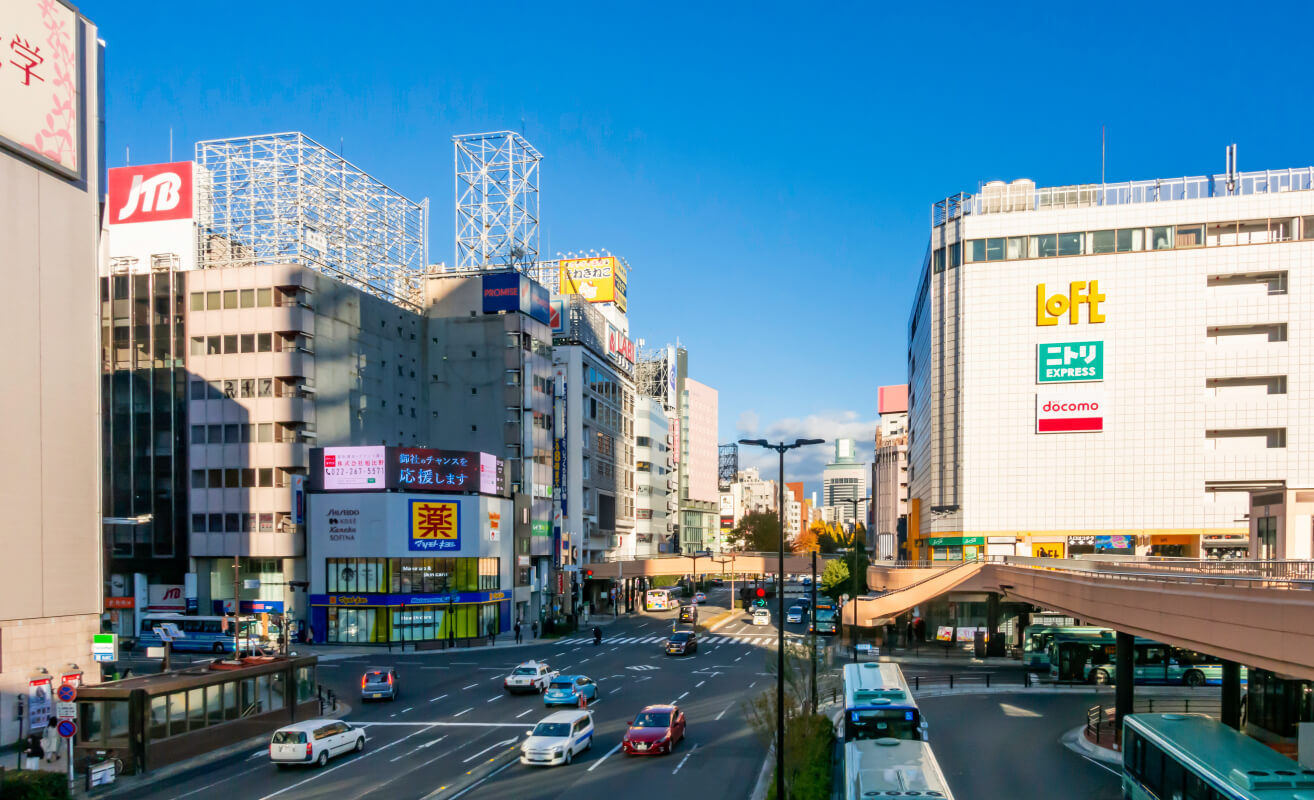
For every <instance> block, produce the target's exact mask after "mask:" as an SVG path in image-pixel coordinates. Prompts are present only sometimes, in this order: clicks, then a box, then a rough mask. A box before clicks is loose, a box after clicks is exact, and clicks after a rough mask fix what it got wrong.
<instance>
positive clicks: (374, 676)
mask: <svg viewBox="0 0 1314 800" xmlns="http://www.w3.org/2000/svg"><path fill="white" fill-rule="evenodd" d="M398 682H399V681H398V678H397V670H395V669H393V668H392V667H370V668H369V669H367V670H365V674H364V675H361V676H360V699H362V700H396V699H397V690H398V686H397V684H398Z"/></svg>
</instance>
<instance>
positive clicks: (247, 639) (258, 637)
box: [137, 613, 279, 654]
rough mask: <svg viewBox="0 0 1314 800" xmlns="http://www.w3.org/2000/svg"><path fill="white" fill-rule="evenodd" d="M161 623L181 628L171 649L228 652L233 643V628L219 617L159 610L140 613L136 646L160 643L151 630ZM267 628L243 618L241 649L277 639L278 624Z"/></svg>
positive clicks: (266, 645)
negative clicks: (155, 612)
mask: <svg viewBox="0 0 1314 800" xmlns="http://www.w3.org/2000/svg"><path fill="white" fill-rule="evenodd" d="M162 622H172V623H173V624H174V625H177V626H178V629H179V630H180V631H182V633H183V638H181V639H174V640H173V642H172V647H173V651H174V652H175V653H180V652H186V651H190V652H199V653H215V654H220V653H231V652H233V648H234V647H235V646H236V644H237V642H236V639H237V631H234V630H233V627H232V625H231V621H230V624H229V625H228V626H227V628H225V626H224V618H223V617H198V616H186V615H183V614H172V613H160V614H144V615H142V617H141V621H140V623H139V626H138V632H137V647H140V648H146V647H160V646H161V645H163V644H164V642H163V641H162V640H161V639H160V637H159V634H157V633H156V632H155V629H156V628H158V627H159V626H160V623H162ZM269 627H270V630H269V631H263V632H262V631H261V626H260V621H259V620H258V619H243V620H242V622H241V628H240V631H241V639H242V650H243V652H251V651H252V650H253V649H254V648H257V647H260V648H268V647H271V646H272V645H273V644H274V643H275V642H277V641H278V634H279V631H278V626H277V625H276V624H274V623H273V622H270V624H269Z"/></svg>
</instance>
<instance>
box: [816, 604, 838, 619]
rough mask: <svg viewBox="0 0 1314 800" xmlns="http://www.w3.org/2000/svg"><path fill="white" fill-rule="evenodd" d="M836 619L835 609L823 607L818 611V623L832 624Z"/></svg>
mask: <svg viewBox="0 0 1314 800" xmlns="http://www.w3.org/2000/svg"><path fill="white" fill-rule="evenodd" d="M833 619H835V609H833V608H828V607H826V606H821V607H820V608H818V609H817V622H830V621H831V620H833Z"/></svg>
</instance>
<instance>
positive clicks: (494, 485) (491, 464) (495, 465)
mask: <svg viewBox="0 0 1314 800" xmlns="http://www.w3.org/2000/svg"><path fill="white" fill-rule="evenodd" d="M505 470H506V467H505V463H504V462H503V461H502V459H500V458H498V457H497V456H495V455H493V454H491V453H480V454H479V491H480V492H482V493H483V494H502V493H503V491H504V490H505V489H506V472H505Z"/></svg>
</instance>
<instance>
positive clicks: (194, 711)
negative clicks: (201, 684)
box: [187, 688, 205, 731]
mask: <svg viewBox="0 0 1314 800" xmlns="http://www.w3.org/2000/svg"><path fill="white" fill-rule="evenodd" d="M204 727H205V691H204V690H203V689H200V688H197V689H188V690H187V729H188V730H192V731H198V730H200V729H201V728H204Z"/></svg>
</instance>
